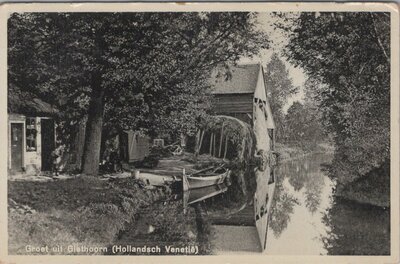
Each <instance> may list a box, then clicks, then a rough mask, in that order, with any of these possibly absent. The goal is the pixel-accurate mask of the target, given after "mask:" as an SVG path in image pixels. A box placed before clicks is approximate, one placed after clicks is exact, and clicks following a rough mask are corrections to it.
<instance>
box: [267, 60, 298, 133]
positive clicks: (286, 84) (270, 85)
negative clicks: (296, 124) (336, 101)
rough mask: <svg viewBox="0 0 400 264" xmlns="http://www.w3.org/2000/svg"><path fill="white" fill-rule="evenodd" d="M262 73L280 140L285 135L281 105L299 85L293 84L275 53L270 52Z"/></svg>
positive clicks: (282, 105)
mask: <svg viewBox="0 0 400 264" xmlns="http://www.w3.org/2000/svg"><path fill="white" fill-rule="evenodd" d="M264 74H265V82H266V87H267V96H268V98H269V103H270V105H271V108H272V112H273V113H274V121H275V125H276V127H277V139H278V140H280V139H283V138H284V137H285V136H284V135H285V133H286V127H285V122H284V120H283V119H284V112H283V107H284V105H285V104H286V102H287V99H288V98H289V97H290V96H291V95H293V94H295V93H296V92H297V91H298V89H299V87H296V86H294V84H293V80H292V79H291V78H290V77H289V70H288V69H287V68H286V66H285V64H284V62H283V61H282V60H281V58H280V57H279V55H278V54H277V53H273V54H272V56H271V60H270V61H269V63H268V64H267V66H266V70H265V73H264Z"/></svg>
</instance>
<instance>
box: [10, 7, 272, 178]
mask: <svg viewBox="0 0 400 264" xmlns="http://www.w3.org/2000/svg"><path fill="white" fill-rule="evenodd" d="M8 33H9V43H8V44H9V45H8V46H9V49H8V52H9V58H10V59H9V62H10V65H9V76H8V78H9V83H15V84H17V85H18V86H19V87H21V89H25V90H27V91H30V92H31V93H34V94H36V95H38V96H39V97H41V98H44V99H46V100H45V101H49V103H51V104H54V105H56V106H57V108H58V109H59V110H60V120H61V124H62V125H63V126H62V127H65V129H64V130H66V131H65V133H64V134H66V135H69V134H71V131H68V127H69V126H71V125H74V124H75V123H76V122H77V121H79V120H80V119H82V117H83V116H85V115H88V125H87V131H86V141H85V149H84V158H83V161H84V162H83V163H84V170H85V172H87V173H89V174H96V173H97V164H96V163H98V160H99V158H98V157H99V152H100V142H101V140H100V138H101V133H102V128H103V126H104V128H105V131H106V135H105V136H106V137H107V136H111V135H113V134H115V133H116V131H120V130H123V129H134V130H141V131H143V132H144V133H148V134H151V133H150V132H154V133H155V134H162V133H173V134H178V135H179V133H181V132H183V133H189V134H190V133H191V131H194V128H195V127H196V126H197V123H198V119H199V118H200V117H201V116H202V115H204V114H206V110H207V107H208V102H209V100H207V88H208V84H207V82H206V79H207V78H208V76H209V73H210V71H211V70H212V69H213V68H214V67H215V66H217V65H220V64H224V65H228V64H229V63H232V62H235V61H237V60H238V59H239V58H240V56H251V55H252V54H255V53H257V52H258V50H259V48H261V47H264V46H265V45H266V44H267V39H266V35H265V34H263V33H262V32H260V31H259V30H257V29H256V26H255V23H254V14H252V13H239V12H235V13H226V12H224V13H207V12H206V13H196V12H189V13H166V12H164V13H150V12H147V13H23V14H22V13H21V14H19V13H14V14H12V15H11V18H10V19H9V23H8ZM177 47H179V48H177ZM9 92H10V96H12V90H10V91H9ZM103 119H104V120H103ZM103 121H104V122H103ZM66 137H67V136H65V137H64V139H65V138H66ZM66 141H67V142H68V140H66Z"/></svg>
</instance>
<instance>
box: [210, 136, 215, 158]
mask: <svg viewBox="0 0 400 264" xmlns="http://www.w3.org/2000/svg"><path fill="white" fill-rule="evenodd" d="M213 137H214V133H211V135H210V156H211V155H212V143H213Z"/></svg>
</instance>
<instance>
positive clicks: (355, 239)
mask: <svg viewBox="0 0 400 264" xmlns="http://www.w3.org/2000/svg"><path fill="white" fill-rule="evenodd" d="M323 222H324V223H325V224H326V225H327V226H330V228H331V230H330V232H329V233H328V234H327V236H326V237H323V238H322V241H323V242H324V247H325V248H326V249H327V251H328V254H329V255H390V212H389V209H383V208H380V207H375V206H370V205H361V204H357V203H354V202H351V201H346V200H344V199H341V198H336V199H335V201H334V203H333V206H332V207H331V208H330V209H329V210H327V211H326V213H325V214H324V217H323Z"/></svg>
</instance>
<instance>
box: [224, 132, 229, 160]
mask: <svg viewBox="0 0 400 264" xmlns="http://www.w3.org/2000/svg"><path fill="white" fill-rule="evenodd" d="M227 150H228V136H226V137H225V151H224V159H225V158H226V151H227Z"/></svg>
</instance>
